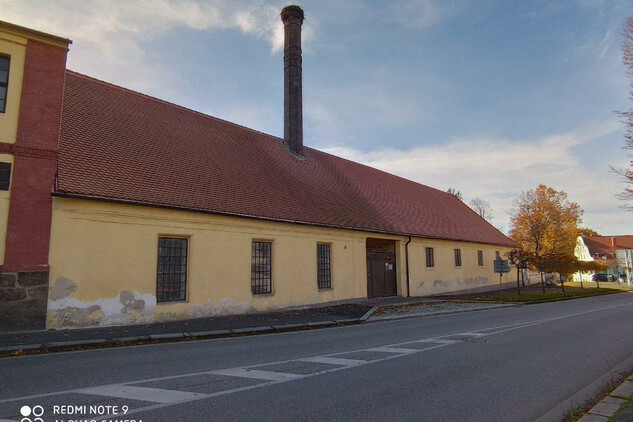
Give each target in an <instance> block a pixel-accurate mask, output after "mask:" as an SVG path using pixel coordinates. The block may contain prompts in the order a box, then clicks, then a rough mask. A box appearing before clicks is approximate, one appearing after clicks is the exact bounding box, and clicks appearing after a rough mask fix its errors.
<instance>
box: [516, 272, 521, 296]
mask: <svg viewBox="0 0 633 422" xmlns="http://www.w3.org/2000/svg"><path fill="white" fill-rule="evenodd" d="M519 271H521V269H520V268H519V267H517V294H518V295H519V296H520V295H521V286H520V285H519Z"/></svg>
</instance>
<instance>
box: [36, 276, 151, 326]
mask: <svg viewBox="0 0 633 422" xmlns="http://www.w3.org/2000/svg"><path fill="white" fill-rule="evenodd" d="M87 287H88V286H85V288H87ZM78 290H79V286H78V285H77V284H76V283H74V282H73V281H72V280H69V279H67V278H65V277H62V276H60V277H58V278H57V280H56V281H55V283H53V285H52V286H51V287H50V290H49V296H48V297H49V300H48V312H47V321H46V322H47V327H48V328H71V327H93V326H104V325H124V324H142V323H147V322H154V309H155V308H156V297H154V296H153V295H150V294H144V295H143V294H140V293H138V292H131V291H127V290H126V291H122V292H121V293H120V294H119V295H118V297H113V298H106V299H98V300H94V301H82V300H79V299H77V298H75V297H73V296H74V295H75V294H76V293H77V292H78Z"/></svg>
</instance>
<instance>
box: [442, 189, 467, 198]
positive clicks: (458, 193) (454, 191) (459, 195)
mask: <svg viewBox="0 0 633 422" xmlns="http://www.w3.org/2000/svg"><path fill="white" fill-rule="evenodd" d="M446 192H447V193H450V194H451V195H453V196H454V197H455V198H457V199H459V200H460V201H463V200H464V195H462V193H461V191H459V190H457V189H455V188H448V189H447V190H446Z"/></svg>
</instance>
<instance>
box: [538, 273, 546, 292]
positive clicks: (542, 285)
mask: <svg viewBox="0 0 633 422" xmlns="http://www.w3.org/2000/svg"><path fill="white" fill-rule="evenodd" d="M539 273H540V274H541V291H542V293H545V280H543V271H539Z"/></svg>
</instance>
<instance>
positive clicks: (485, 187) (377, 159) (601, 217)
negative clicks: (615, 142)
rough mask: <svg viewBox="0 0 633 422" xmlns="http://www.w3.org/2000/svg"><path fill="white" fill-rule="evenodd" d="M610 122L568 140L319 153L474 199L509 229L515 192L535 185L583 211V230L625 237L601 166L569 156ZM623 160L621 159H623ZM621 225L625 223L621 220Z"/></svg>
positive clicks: (466, 141)
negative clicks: (561, 193) (561, 194)
mask: <svg viewBox="0 0 633 422" xmlns="http://www.w3.org/2000/svg"><path fill="white" fill-rule="evenodd" d="M620 131H621V125H620V123H619V122H618V121H617V120H616V119H613V120H608V121H604V122H597V123H594V124H592V125H590V126H588V127H587V128H583V129H582V130H578V131H576V132H570V133H564V134H559V135H554V136H548V137H544V138H540V139H533V140H509V139H499V138H486V137H480V138H462V139H454V140H452V141H450V142H447V143H444V144H442V145H433V146H425V147H418V148H413V149H410V150H404V151H403V150H397V149H385V150H379V151H371V152H366V153H363V152H360V151H357V150H354V149H349V148H329V149H326V150H325V151H326V152H329V153H331V154H334V155H337V156H341V157H344V158H348V159H351V160H354V161H358V162H361V163H363V164H367V165H369V166H372V167H375V168H378V169H381V170H384V171H387V172H390V173H393V174H397V175H399V176H402V177H405V178H407V179H411V180H414V181H417V182H419V183H423V184H425V185H429V186H432V187H435V188H438V189H442V190H446V189H447V188H449V187H455V188H457V189H459V190H461V191H462V193H463V194H464V196H465V199H466V202H468V201H470V199H472V198H474V197H480V198H483V199H485V200H487V201H489V202H490V203H491V205H492V208H493V211H494V220H493V223H494V224H495V225H496V226H503V227H504V228H505V229H506V230H507V229H508V228H509V223H508V214H507V212H508V210H510V208H511V206H512V200H513V199H514V197H515V196H516V195H517V194H518V193H519V192H520V191H522V190H529V189H534V188H536V187H537V186H538V185H539V184H541V183H543V184H546V185H548V186H551V187H553V188H555V189H557V190H563V191H565V192H567V194H568V196H569V199H570V200H571V201H573V202H577V203H578V204H580V206H581V207H582V208H583V209H584V210H585V216H584V218H583V220H584V224H585V225H586V226H588V227H591V228H593V229H594V230H597V231H599V232H607V233H611V232H622V233H624V232H626V231H630V224H627V221H629V220H630V213H627V212H626V211H624V210H621V209H619V208H618V206H619V205H621V204H619V203H618V201H617V200H615V199H614V198H613V193H614V192H617V191H618V190H619V189H620V188H621V186H620V185H618V180H617V177H615V175H613V174H610V173H609V172H608V167H607V163H597V164H596V165H595V166H591V167H588V166H585V165H581V163H580V162H579V160H578V158H577V157H576V156H575V154H574V149H575V148H576V147H578V146H581V145H591V144H594V145H595V147H596V148H600V142H601V140H602V141H603V140H604V138H605V137H608V136H613V135H615V136H616V137H618V134H619V133H620ZM623 160H624V157H623ZM627 219H628V220H627Z"/></svg>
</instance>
